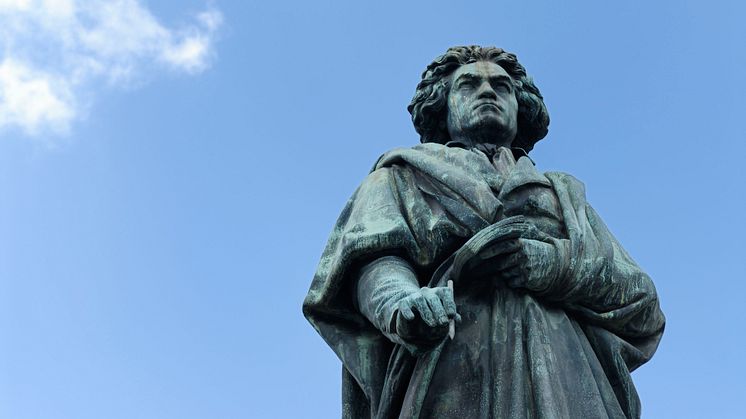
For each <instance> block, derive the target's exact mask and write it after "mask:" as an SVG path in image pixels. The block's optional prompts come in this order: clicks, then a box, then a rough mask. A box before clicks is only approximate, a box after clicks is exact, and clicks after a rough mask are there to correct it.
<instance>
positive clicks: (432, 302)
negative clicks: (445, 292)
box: [425, 292, 448, 326]
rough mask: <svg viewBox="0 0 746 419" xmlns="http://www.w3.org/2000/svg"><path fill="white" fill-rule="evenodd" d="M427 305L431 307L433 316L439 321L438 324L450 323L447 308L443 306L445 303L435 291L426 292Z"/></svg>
mask: <svg viewBox="0 0 746 419" xmlns="http://www.w3.org/2000/svg"><path fill="white" fill-rule="evenodd" d="M425 299H426V300H427V305H428V306H429V307H430V311H432V313H433V317H434V319H435V321H436V322H437V325H438V326H442V325H443V324H446V323H448V316H447V315H446V310H445V308H443V303H442V302H441V301H440V297H438V295H437V294H436V293H435V292H429V293H427V294H425Z"/></svg>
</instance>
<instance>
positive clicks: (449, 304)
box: [437, 287, 458, 318]
mask: <svg viewBox="0 0 746 419" xmlns="http://www.w3.org/2000/svg"><path fill="white" fill-rule="evenodd" d="M437 293H438V298H440V302H441V303H442V304H443V308H444V309H445V311H446V316H448V317H450V318H454V317H455V316H456V315H457V314H458V313H456V302H455V301H453V291H452V290H451V289H449V288H445V287H443V288H438V291H437Z"/></svg>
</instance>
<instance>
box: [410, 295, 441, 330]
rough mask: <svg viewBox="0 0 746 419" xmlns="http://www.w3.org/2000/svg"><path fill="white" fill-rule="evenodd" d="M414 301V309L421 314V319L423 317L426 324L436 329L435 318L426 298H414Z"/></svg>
mask: <svg viewBox="0 0 746 419" xmlns="http://www.w3.org/2000/svg"><path fill="white" fill-rule="evenodd" d="M413 301H414V307H415V308H416V309H417V312H418V313H420V317H422V320H423V321H424V322H425V324H427V325H428V326H430V327H435V325H436V321H435V318H434V317H433V313H432V312H431V311H430V307H429V306H428V305H427V301H425V298H424V297H422V296H421V295H420V296H417V297H416V298H414V300H413Z"/></svg>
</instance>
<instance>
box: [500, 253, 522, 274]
mask: <svg viewBox="0 0 746 419" xmlns="http://www.w3.org/2000/svg"><path fill="white" fill-rule="evenodd" d="M525 260H526V257H525V255H523V253H520V252H516V253H511V254H510V255H507V256H505V257H504V258H500V260H499V261H498V262H497V267H498V268H499V270H500V271H501V272H502V271H506V270H509V269H511V268H514V267H520V266H522V265H523V262H524V261H525Z"/></svg>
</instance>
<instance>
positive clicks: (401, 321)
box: [396, 287, 461, 344]
mask: <svg viewBox="0 0 746 419" xmlns="http://www.w3.org/2000/svg"><path fill="white" fill-rule="evenodd" d="M451 319H455V320H456V321H457V322H460V321H461V316H460V315H459V314H458V312H457V311H456V303H455V302H454V300H453V291H452V290H451V289H449V288H448V287H435V288H429V287H422V288H420V289H419V290H417V291H415V292H413V293H411V294H409V295H408V296H406V297H404V298H403V299H402V300H401V301H399V304H398V306H397V315H396V333H397V334H398V335H399V336H400V337H401V338H402V339H404V340H406V341H409V342H412V343H414V344H428V343H434V342H437V341H439V340H441V339H443V338H444V337H445V336H446V335H447V334H448V323H449V321H450V320H451Z"/></svg>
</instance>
